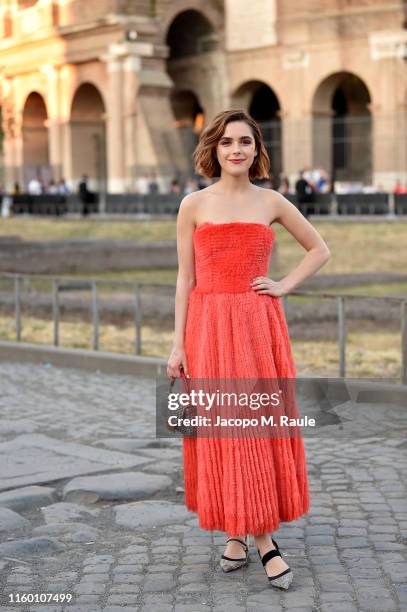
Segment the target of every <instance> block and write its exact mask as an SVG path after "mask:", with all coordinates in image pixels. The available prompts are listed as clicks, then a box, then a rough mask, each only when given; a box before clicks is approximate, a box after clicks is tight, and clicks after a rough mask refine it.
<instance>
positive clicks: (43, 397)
mask: <svg viewBox="0 0 407 612" xmlns="http://www.w3.org/2000/svg"><path fill="white" fill-rule="evenodd" d="M0 380H1V398H0V408H1V420H0V542H1V543H0V610H2V611H7V610H16V609H19V610H24V611H25V610H27V611H28V610H30V611H31V610H32V611H34V610H37V611H38V610H41V612H43V611H44V612H45V611H51V610H55V611H62V610H71V611H75V612H76V611H78V612H79V611H83V612H93V611H95V612H96V611H99V610H106V611H109V612H114V611H116V610H122V609H123V608H126V609H127V610H131V611H133V610H134V611H136V610H137V611H140V612H141V611H142V612H144V611H148V612H170V611H171V612H181V611H184V610H185V612H200V611H208V610H211V611H214V612H217V611H222V612H224V611H229V610H230V611H233V612H235V611H236V612H238V611H256V612H259V611H262V610H273V612H280V611H283V610H289V611H292V612H295V611H302V612H306V611H321V612H328V611H329V612H336V611H339V610H340V611H341V612H342V611H343V610H346V612H353V611H363V612H371V611H378V612H379V611H380V612H386V611H392V612H393V611H397V610H400V611H401V610H405V609H407V563H406V558H407V556H406V552H407V551H406V546H405V544H406V539H407V512H406V509H407V502H406V499H407V494H406V474H405V468H406V464H407V460H406V459H407V458H406V448H407V442H406V438H405V431H406V425H407V411H406V410H405V407H404V408H403V407H401V406H396V405H391V404H387V405H384V404H378V403H365V404H360V405H356V408H355V406H353V408H352V410H353V413H351V411H350V409H349V406H344V407H342V409H341V410H342V411H343V412H342V413H341V411H340V410H339V409H338V410H337V412H338V414H339V413H341V414H342V416H344V415H347V416H348V417H350V418H352V421H349V422H347V426H345V428H344V431H342V432H341V431H340V430H339V428H338V426H337V425H331V426H329V427H327V428H325V429H323V428H321V429H320V430H319V431H318V432H317V434H316V435H314V436H309V437H305V439H304V441H305V445H306V451H307V458H308V466H309V478H310V486H311V511H310V513H309V514H308V515H306V516H305V517H302V518H301V519H300V520H298V521H296V522H293V523H287V524H283V525H282V527H281V529H280V530H279V532H278V533H277V534H276V538H277V539H278V542H279V544H280V546H281V548H282V550H283V551H284V553H285V556H286V559H287V561H288V563H289V564H290V565H291V567H292V568H293V569H294V572H295V578H294V582H293V584H292V586H291V588H290V590H289V591H288V592H279V591H278V590H277V589H273V588H271V587H269V586H268V583H267V580H266V575H265V573H264V570H263V568H262V566H261V564H260V562H259V559H258V556H257V552H256V550H255V547H254V545H253V540H252V541H251V554H250V558H251V562H250V564H249V566H248V567H247V568H245V569H242V570H238V571H237V572H233V573H231V574H224V573H223V572H222V571H221V570H220V568H219V566H218V559H219V556H220V554H221V553H222V552H223V549H224V541H225V537H224V534H223V533H221V532H208V531H203V530H201V529H199V528H198V526H197V520H196V516H195V515H194V514H193V513H191V512H188V511H186V509H185V507H184V504H183V489H182V486H183V482H182V463H181V453H180V441H179V440H171V439H162V440H157V439H155V413H154V401H155V380H147V379H136V378H131V377H125V376H109V375H106V374H99V373H94V374H93V373H81V372H79V371H75V370H58V369H55V368H53V367H46V366H39V365H29V364H24V365H22V364H21V365H19V364H12V363H10V364H4V363H3V364H0ZM372 399H373V400H374V397H373V398H372ZM301 407H302V409H304V405H302V406H301ZM305 407H306V406H305ZM355 409H356V410H357V415H356V414H355V412H354V411H355ZM352 415H353V417H352ZM345 425H346V424H345ZM29 593H31V594H34V596H37V597H38V598H39V597H40V594H41V593H42V594H46V593H52V594H53V595H54V596H55V595H56V594H58V593H59V594H65V596H67V594H71V595H72V600H71V603H70V604H69V605H66V604H65V605H63V604H61V603H58V602H57V601H56V600H55V599H54V601H51V602H49V603H36V604H31V605H28V604H22V603H17V604H15V605H10V596H11V595H14V600H16V598H17V594H19V595H20V597H21V596H23V594H29Z"/></svg>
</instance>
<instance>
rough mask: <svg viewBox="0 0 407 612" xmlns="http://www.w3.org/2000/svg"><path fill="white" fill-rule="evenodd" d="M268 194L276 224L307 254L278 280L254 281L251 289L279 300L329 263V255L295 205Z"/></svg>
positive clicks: (314, 230)
mask: <svg viewBox="0 0 407 612" xmlns="http://www.w3.org/2000/svg"><path fill="white" fill-rule="evenodd" d="M271 194H272V197H273V211H274V215H275V221H278V222H279V223H281V225H283V226H284V227H285V228H286V230H287V231H288V232H290V234H291V235H292V236H294V238H295V239H296V240H297V241H298V242H299V243H300V244H301V246H303V247H304V249H305V250H306V251H307V254H306V255H305V257H304V258H303V260H302V261H301V262H300V263H299V265H298V266H297V267H296V268H295V269H294V270H292V271H291V272H289V273H288V274H287V275H286V276H285V277H284V278H282V279H281V280H280V281H273V280H272V279H271V278H268V277H266V276H258V277H256V278H254V279H253V281H252V283H251V286H252V289H254V290H255V291H256V293H265V294H268V295H273V296H277V297H279V296H282V295H286V294H287V293H290V291H293V289H295V288H296V287H297V286H298V285H299V284H300V283H302V282H303V281H304V280H305V279H307V278H309V277H310V276H312V275H313V274H315V272H317V271H318V270H319V269H320V268H321V267H322V266H323V265H324V264H325V263H326V262H327V261H328V259H329V258H330V256H331V253H330V250H329V249H328V246H327V244H326V242H325V241H324V240H323V238H322V237H321V235H320V234H319V233H318V232H317V230H316V229H315V228H314V227H313V226H312V225H311V223H310V222H309V221H307V219H306V218H305V217H304V216H303V215H302V213H301V212H300V211H299V210H298V208H297V207H296V206H294V204H292V203H291V202H290V201H289V200H288V199H287V198H285V197H284V196H283V195H282V194H281V193H278V192H277V191H272V192H271Z"/></svg>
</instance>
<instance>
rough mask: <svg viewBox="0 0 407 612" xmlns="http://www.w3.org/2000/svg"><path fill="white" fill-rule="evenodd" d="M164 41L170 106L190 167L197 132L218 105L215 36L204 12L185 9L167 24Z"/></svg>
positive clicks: (216, 44)
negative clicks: (166, 50) (215, 94)
mask: <svg viewBox="0 0 407 612" xmlns="http://www.w3.org/2000/svg"><path fill="white" fill-rule="evenodd" d="M166 44H167V46H168V49H169V55H168V59H167V72H168V75H169V76H170V78H171V80H172V82H173V84H174V87H173V90H172V92H171V107H172V110H173V115H174V118H175V126H176V127H179V128H180V129H182V130H183V132H184V133H183V134H182V135H181V137H182V142H183V143H184V145H185V142H186V140H185V139H186V138H187V140H189V143H190V144H189V145H188V146H187V150H186V154H187V157H188V165H189V166H190V167H191V161H190V154H191V149H192V144H193V143H194V142H196V134H197V133H199V131H200V129H202V127H203V124H204V123H205V120H206V117H207V116H208V115H210V114H213V112H214V109H215V108H216V106H217V104H216V101H215V96H214V82H215V81H216V78H217V61H216V57H217V49H218V41H217V35H216V32H215V28H214V26H213V24H212V23H211V22H210V21H209V19H208V18H207V17H206V16H205V15H204V14H203V13H201V12H200V11H198V10H195V9H188V10H185V11H182V12H180V13H178V15H176V16H175V17H174V19H173V20H172V22H171V23H170V25H169V28H168V31H167V37H166ZM188 124H189V135H187V132H188V127H187V126H188Z"/></svg>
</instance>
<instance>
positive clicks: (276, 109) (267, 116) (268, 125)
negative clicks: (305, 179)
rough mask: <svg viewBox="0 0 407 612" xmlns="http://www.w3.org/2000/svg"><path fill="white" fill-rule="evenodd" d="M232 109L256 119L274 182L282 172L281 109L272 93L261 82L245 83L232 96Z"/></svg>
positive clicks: (269, 88)
mask: <svg viewBox="0 0 407 612" xmlns="http://www.w3.org/2000/svg"><path fill="white" fill-rule="evenodd" d="M232 102H233V107H234V108H243V109H245V110H246V111H248V112H249V113H250V115H251V116H252V117H253V119H256V121H257V122H258V124H259V125H260V128H261V131H262V133H263V137H264V144H265V146H266V149H267V152H268V154H269V156H270V172H271V174H272V176H273V178H274V180H275V181H278V177H279V174H280V173H281V172H282V171H283V167H282V166H283V164H282V159H283V158H282V127H281V118H280V115H281V108H280V103H279V100H278V98H277V96H276V94H275V93H274V91H273V90H272V89H271V87H269V86H268V85H267V84H266V83H263V82H262V81H247V82H246V83H243V84H242V85H240V87H239V88H238V89H237V90H236V91H235V93H234V94H233V96H232Z"/></svg>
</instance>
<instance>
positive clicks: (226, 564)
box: [219, 536, 249, 572]
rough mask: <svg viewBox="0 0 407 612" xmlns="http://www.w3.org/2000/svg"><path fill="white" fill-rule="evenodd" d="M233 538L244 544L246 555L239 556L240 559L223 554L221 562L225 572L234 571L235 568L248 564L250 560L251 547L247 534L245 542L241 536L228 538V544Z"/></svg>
mask: <svg viewBox="0 0 407 612" xmlns="http://www.w3.org/2000/svg"><path fill="white" fill-rule="evenodd" d="M231 540H234V541H235V542H239V544H241V545H242V546H243V548H244V551H245V556H244V557H239V558H238V559H233V558H232V557H226V555H222V556H221V559H220V563H219V564H220V566H221V568H222V569H223V571H224V572H232V571H233V570H236V569H239V567H243V566H244V565H247V564H248V562H249V547H248V545H247V536H246V537H245V540H244V542H243V541H242V540H239V538H228V539H227V540H226V544H227V543H228V542H230V541H231Z"/></svg>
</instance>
